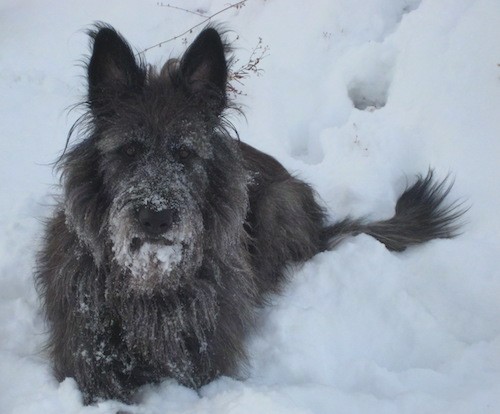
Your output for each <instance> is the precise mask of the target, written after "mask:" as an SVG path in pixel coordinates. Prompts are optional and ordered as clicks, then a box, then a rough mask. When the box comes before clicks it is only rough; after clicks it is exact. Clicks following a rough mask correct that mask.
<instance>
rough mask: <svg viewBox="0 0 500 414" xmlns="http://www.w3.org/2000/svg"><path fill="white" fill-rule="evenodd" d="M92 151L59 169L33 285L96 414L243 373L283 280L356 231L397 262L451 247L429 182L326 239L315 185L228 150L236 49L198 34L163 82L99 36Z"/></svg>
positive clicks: (435, 187)
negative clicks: (164, 388) (158, 386)
mask: <svg viewBox="0 0 500 414" xmlns="http://www.w3.org/2000/svg"><path fill="white" fill-rule="evenodd" d="M90 36H91V39H92V48H93V50H92V55H91V58H90V60H89V63H88V99H87V101H86V102H85V104H86V107H87V112H86V113H85V114H84V116H83V117H82V120H81V125H80V127H81V129H82V131H83V137H82V139H81V140H80V141H79V142H77V143H76V144H75V145H74V146H72V147H71V148H70V149H69V150H68V151H67V152H66V153H65V154H64V156H63V158H62V159H61V161H60V163H59V168H60V171H61V176H62V193H63V194H62V197H61V199H60V201H59V202H58V205H57V206H56V209H55V212H54V215H53V217H52V218H51V219H50V220H49V221H48V222H47V225H46V233H45V242H44V245H43V248H42V249H41V251H40V253H39V255H38V263H37V274H36V282H37V286H38V289H39V292H40V295H41V297H42V300H43V306H44V310H45V313H46V316H47V320H48V325H49V329H50V341H49V344H48V346H49V349H50V351H51V356H52V359H53V363H54V369H55V374H56V376H57V378H58V379H59V380H63V379H64V378H65V377H74V378H75V379H76V381H77V383H78V385H79V387H80V388H81V390H82V391H83V394H84V396H85V401H86V402H87V403H90V402H93V401H95V400H96V399H97V398H117V399H121V400H123V401H130V400H131V398H132V396H133V391H134V390H135V389H136V388H137V387H138V386H140V385H142V384H145V383H151V382H157V381H160V380H162V379H164V378H167V377H171V378H175V379H176V380H178V381H179V382H180V383H182V384H185V385H187V386H190V387H194V388H197V387H200V386H201V385H203V384H205V383H207V382H209V381H211V380H212V379H214V378H216V377H217V376H219V375H236V373H237V371H238V368H239V367H240V366H241V365H242V364H244V361H245V351H244V346H243V340H244V337H245V334H246V332H248V330H249V327H251V326H252V324H253V322H254V315H255V309H256V307H257V306H259V305H261V304H263V303H265V299H266V297H267V296H268V295H269V294H270V293H276V292H279V290H280V287H281V286H282V285H283V283H284V282H285V281H286V276H287V275H286V272H285V269H286V265H287V264H289V263H292V262H302V261H305V260H307V259H309V258H311V257H312V256H313V255H315V254H316V253H318V252H321V251H324V250H327V249H330V248H333V247H334V246H335V245H336V244H337V243H339V242H340V241H341V240H342V239H343V238H344V237H346V236H349V235H352V234H358V233H361V232H364V233H367V234H370V235H372V236H373V237H375V238H377V239H378V240H380V241H381V242H383V243H384V244H385V245H386V246H387V247H388V248H389V249H391V250H396V251H401V250H404V249H405V248H406V247H407V246H409V245H412V244H417V243H421V242H425V241H427V240H430V239H432V238H436V237H452V236H453V235H454V234H455V231H456V230H457V225H456V220H457V219H458V218H459V217H460V215H461V214H462V212H463V211H461V210H460V209H458V208H457V205H456V204H451V205H449V204H448V205H446V204H445V203H444V198H445V197H446V195H447V194H448V192H449V189H450V186H448V185H447V184H446V183H445V182H438V183H436V182H434V180H433V176H432V172H429V174H428V175H427V176H426V177H419V178H418V179H417V181H416V183H415V184H414V185H412V186H411V187H410V188H408V189H407V190H406V191H405V192H404V194H402V196H401V197H400V199H399V200H398V203H397V206H396V213H395V215H394V217H393V218H391V219H389V220H386V221H381V222H375V223H365V222H364V221H362V220H353V219H344V220H342V221H340V222H337V223H333V224H329V223H328V222H327V216H326V213H325V211H324V209H323V208H322V207H321V206H320V205H319V204H318V203H317V202H316V200H315V197H314V192H313V190H312V189H311V188H310V186H309V185H307V184H306V183H304V182H302V181H300V180H299V179H297V178H295V177H293V176H291V175H290V174H289V173H288V172H287V171H286V170H285V169H284V168H283V166H281V164H279V163H278V162H277V161H276V160H275V159H274V158H272V157H270V156H269V155H266V154H263V153H261V152H260V151H258V150H256V149H255V148H252V147H250V146H248V145H246V144H244V143H242V142H240V141H239V140H237V139H235V138H233V137H232V136H231V129H230V127H229V124H228V122H227V121H226V120H225V117H224V115H225V113H226V111H227V110H228V109H229V106H230V105H229V103H228V99H227V95H226V83H227V71H228V68H227V60H226V52H227V49H228V48H227V46H225V44H224V42H223V41H222V40H221V37H220V35H219V33H218V32H217V30H216V29H215V28H211V27H209V28H207V29H205V30H204V31H202V32H201V33H200V34H199V36H198V37H197V38H196V39H195V41H194V42H193V44H192V45H191V46H190V47H189V48H188V50H187V51H186V52H185V54H184V55H183V56H182V57H181V58H180V59H179V60H169V61H168V62H167V63H166V64H165V66H164V67H163V68H162V69H161V70H158V71H157V70H156V69H155V68H153V67H150V66H146V65H145V64H144V63H143V62H138V61H137V59H136V58H135V57H134V54H133V52H132V50H131V48H130V46H129V45H128V44H127V43H126V41H125V40H124V39H123V38H122V37H121V36H120V35H119V34H118V33H117V32H116V31H115V30H114V29H113V28H111V27H109V26H106V25H99V26H97V27H96V28H95V30H93V31H91V32H90Z"/></svg>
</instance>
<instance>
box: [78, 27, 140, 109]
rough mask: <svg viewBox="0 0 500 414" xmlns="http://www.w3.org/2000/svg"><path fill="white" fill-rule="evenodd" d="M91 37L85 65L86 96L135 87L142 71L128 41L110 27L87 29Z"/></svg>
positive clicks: (92, 96)
mask: <svg viewBox="0 0 500 414" xmlns="http://www.w3.org/2000/svg"><path fill="white" fill-rule="evenodd" d="M90 36H91V37H92V38H93V39H94V42H93V50H92V56H91V58H90V62H89V65H88V83H89V97H90V98H91V100H92V98H94V97H96V95H98V94H99V93H100V92H102V91H104V90H107V89H122V88H126V87H132V86H136V85H138V84H139V83H140V81H141V71H140V69H139V67H138V65H137V62H136V60H135V57H134V55H133V53H132V50H131V48H130V46H129V45H128V43H127V42H126V41H125V40H124V39H123V38H122V37H121V36H120V35H119V34H118V33H117V32H116V31H115V30H114V29H113V28H111V27H102V28H100V29H99V30H96V31H95V32H90Z"/></svg>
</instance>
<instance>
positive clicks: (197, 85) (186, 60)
mask: <svg viewBox="0 0 500 414" xmlns="http://www.w3.org/2000/svg"><path fill="white" fill-rule="evenodd" d="M180 73H181V76H182V78H183V81H184V83H185V85H186V86H187V88H188V89H189V91H190V92H192V93H194V94H197V95H201V96H202V97H203V98H205V99H207V98H208V99H209V100H211V101H212V102H213V103H214V104H216V105H217V106H218V107H220V109H222V108H223V107H224V105H225V103H226V82H227V62H226V56H225V53H224V43H223V42H222V39H221V37H220V35H219V33H218V32H217V30H215V29H214V28H208V29H205V30H203V31H202V32H201V33H200V34H199V35H198V37H197V38H196V39H195V40H194V41H193V43H192V44H191V46H189V48H188V50H186V52H185V53H184V56H183V57H182V59H181V62H180Z"/></svg>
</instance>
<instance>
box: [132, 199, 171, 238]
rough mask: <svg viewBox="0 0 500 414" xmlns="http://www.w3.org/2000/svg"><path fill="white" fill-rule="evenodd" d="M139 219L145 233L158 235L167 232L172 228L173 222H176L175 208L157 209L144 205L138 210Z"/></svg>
mask: <svg viewBox="0 0 500 414" xmlns="http://www.w3.org/2000/svg"><path fill="white" fill-rule="evenodd" d="M137 219H138V221H139V224H140V226H141V228H142V230H144V232H145V233H147V234H150V235H153V236H158V235H160V234H163V233H166V232H167V231H169V230H170V229H171V228H172V224H173V222H174V210H173V209H165V210H160V211H155V210H151V209H150V208H148V207H146V206H144V207H141V208H140V209H139V210H138V212H137Z"/></svg>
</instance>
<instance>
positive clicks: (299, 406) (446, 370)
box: [0, 0, 500, 414]
mask: <svg viewBox="0 0 500 414" xmlns="http://www.w3.org/2000/svg"><path fill="white" fill-rule="evenodd" d="M171 4H172V5H176V6H180V7H184V8H188V9H190V10H201V11H202V12H203V13H205V14H212V13H215V12H217V11H218V10H220V9H222V8H224V7H225V6H226V5H227V0H214V1H210V0H189V1H181V0H172V1H171ZM96 20H102V21H106V22H109V23H111V24H112V25H114V26H115V27H116V28H117V29H118V30H120V31H121V32H122V33H123V34H124V35H125V36H126V37H127V38H128V39H129V40H130V41H131V43H132V44H133V45H135V46H136V47H137V48H138V49H139V50H141V49H144V48H146V47H148V46H151V45H153V44H155V43H158V42H160V41H162V40H166V39H168V38H170V37H172V36H175V35H177V34H180V33H182V32H183V31H185V30H186V29H188V28H190V27H192V26H194V25H195V24H197V23H199V22H200V21H201V20H202V18H201V17H199V16H196V15H194V14H188V13H186V12H183V11H180V10H174V9H172V8H166V7H160V6H158V4H157V1H156V0H151V1H139V0H112V1H107V2H102V1H98V0H86V1H85V2H82V1H62V0H61V1H52V2H39V1H35V0H23V1H19V0H2V1H1V2H0V91H1V94H0V160H1V161H0V188H1V191H0V200H1V203H0V243H1V244H0V246H1V250H0V412H2V413H16V414H21V413H23V414H27V413H37V414H40V413H114V412H116V411H117V410H118V409H124V408H126V407H124V406H123V405H122V404H120V403H118V402H115V401H106V402H102V403H100V404H99V405H97V406H91V407H84V406H82V403H81V395H80V393H79V391H78V389H77V387H76V384H75V382H74V381H73V380H71V379H67V380H66V381H64V382H63V383H61V384H59V383H57V381H56V380H55V379H54V378H53V377H52V375H51V372H50V365H49V361H48V360H47V358H46V356H45V355H44V354H43V353H42V352H41V351H40V349H41V345H42V344H43V342H44V339H45V334H44V324H43V319H42V318H41V316H40V314H39V311H38V303H37V297H36V294H35V291H34V288H33V284H32V266H33V262H34V254H35V251H36V248H37V242H38V239H39V237H40V228H41V224H40V220H41V218H43V217H44V216H45V215H47V214H48V212H49V211H50V202H51V201H50V200H51V199H50V197H49V196H48V194H49V193H50V192H53V191H54V188H53V187H52V186H53V184H54V183H56V182H57V177H56V176H55V175H54V174H53V172H52V169H51V166H50V163H51V162H52V161H54V160H55V159H56V158H57V156H58V154H60V152H61V150H62V148H63V147H64V144H65V139H66V132H67V130H68V129H69V127H70V126H71V124H72V123H73V121H74V120H75V119H76V117H77V116H78V113H77V112H71V113H69V114H68V111H67V108H68V107H69V106H70V105H71V104H72V103H75V102H76V101H78V100H79V99H80V98H81V97H82V96H83V94H84V93H85V87H84V84H83V79H82V75H83V73H84V71H83V69H82V68H81V66H80V65H79V64H78V62H79V59H81V57H82V55H84V54H86V53H88V47H87V43H88V40H87V38H86V36H85V35H84V33H83V30H81V29H84V28H86V27H88V25H89V24H90V23H92V22H93V21H96ZM217 21H218V22H225V25H226V27H227V28H229V29H231V30H233V32H231V33H230V34H229V35H230V36H232V37H233V38H234V37H236V35H239V39H238V40H237V43H236V44H235V45H236V47H237V49H236V55H237V57H238V58H239V59H241V62H245V61H246V60H247V59H248V57H249V55H250V53H251V50H252V49H253V47H254V46H255V45H256V44H257V42H258V39H259V37H261V38H262V39H263V40H262V41H263V44H264V45H268V46H269V49H270V50H269V52H268V56H267V57H265V58H264V59H263V60H262V62H261V63H260V64H259V67H260V68H262V69H263V70H264V72H263V73H262V76H252V77H250V78H249V79H247V80H246V81H245V85H244V86H241V90H242V92H244V93H245V94H246V95H244V96H242V97H241V99H240V102H241V103H242V104H243V105H244V106H245V113H246V120H245V119H244V118H242V117H240V118H235V119H234V122H235V124H236V125H237V127H238V129H239V132H240V135H241V138H242V139H243V140H244V141H247V142H249V143H250V144H252V145H254V146H256V147H258V148H260V149H261V150H264V151H266V152H269V153H270V154H272V155H273V156H275V157H276V158H278V159H279V160H280V161H281V162H282V163H283V164H284V165H285V166H286V167H287V168H289V169H290V170H292V171H294V172H296V173H297V174H298V175H299V176H301V177H302V178H304V179H305V180H307V181H309V182H310V183H312V184H313V185H314V186H315V188H316V189H317V191H318V193H319V194H320V195H321V198H322V200H323V201H324V203H325V204H326V205H327V206H328V208H329V209H330V211H331V212H332V216H333V217H343V216H345V215H348V214H350V215H353V216H358V215H367V216H370V217H372V218H383V217H388V216H390V215H391V213H392V209H393V206H394V203H395V200H396V199H397V196H398V194H399V193H400V192H401V191H402V189H403V188H404V187H405V184H406V182H407V180H411V179H412V177H414V175H415V174H417V173H424V174H425V173H426V171H427V169H428V167H429V166H433V167H434V168H435V169H436V174H437V175H438V176H441V177H444V176H446V175H447V174H448V173H452V175H453V177H455V179H456V184H455V187H454V189H453V191H452V194H451V196H452V197H456V198H463V199H467V200H468V203H469V204H470V205H471V209H470V211H469V213H468V214H467V220H466V221H467V223H466V225H465V227H464V233H463V235H461V236H460V237H459V238H457V239H455V240H437V241H433V242H430V243H428V244H426V245H423V246H421V247H416V248H411V249H409V250H408V251H406V252H404V253H401V254H397V253H391V252H389V251H387V250H386V249H384V248H383V246H382V245H381V244H379V243H378V242H377V241H375V240H374V239H372V238H370V237H367V236H364V235H362V236H359V237H356V238H353V239H351V240H348V241H346V242H345V243H343V244H342V245H341V246H339V247H338V248H337V249H336V250H335V251H333V252H328V253H323V254H320V255H318V256H317V257H315V258H313V259H312V260H311V261H310V262H308V263H306V264H305V265H304V266H302V267H301V268H299V269H294V273H295V274H294V276H293V282H292V283H291V284H290V286H289V287H288V288H287V290H286V291H285V292H284V294H283V295H282V296H280V297H276V298H275V300H274V302H275V303H274V306H271V307H269V308H267V309H265V310H264V311H263V312H262V316H261V321H260V329H259V330H258V331H257V332H256V333H254V334H252V335H251V337H250V338H249V340H248V349H249V352H250V354H251V367H250V369H249V372H248V376H247V379H245V380H242V381H237V380H234V379H229V378H221V379H219V380H217V381H214V382H213V383H211V384H209V385H207V386H206V387H204V388H203V389H201V391H200V392H199V394H198V393H196V392H194V391H192V390H190V389H187V388H183V387H181V386H179V385H177V384H175V383H174V382H172V381H169V380H167V381H165V382H164V383H162V384H161V385H158V386H147V387H145V388H144V389H143V391H142V392H141V397H140V399H141V402H140V404H138V405H136V406H133V407H128V408H127V409H128V410H129V411H131V412H134V413H200V414H203V413H220V414H222V413H235V414H236V413H273V414H274V413H287V414H299V413H300V414H305V413H314V414H317V413H325V414H326V413H346V414H353V413H370V414H377V413H384V414H385V413H395V414H399V413H419V414H420V413H454V414H459V413H471V414H472V413H499V412H500V270H499V258H500V236H499V234H500V218H499V214H498V212H499V211H500V186H499V179H500V170H499V162H500V161H499V160H500V67H499V64H500V2H499V1H498V0H440V1H435V0H316V1H314V2H307V5H306V2H303V1H299V0H289V1H286V0H267V1H265V0H248V1H247V3H246V5H245V6H244V7H242V8H240V9H238V10H236V9H234V8H233V9H230V10H228V11H226V12H225V13H222V14H220V15H219V16H217ZM195 35H196V32H195V33H192V34H188V35H187V36H186V38H187V41H188V42H190V41H191V40H192V39H193V37H194V36H195ZM184 48H185V46H184V44H183V40H182V38H180V39H178V40H176V41H173V42H170V43H167V44H165V45H164V46H163V47H161V48H155V49H152V50H151V51H149V52H147V53H146V58H147V59H148V61H150V62H152V63H160V62H161V61H162V60H164V59H165V58H167V57H168V56H175V55H177V54H179V53H180V52H181V51H182V50H183V49H184Z"/></svg>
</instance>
